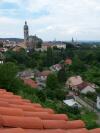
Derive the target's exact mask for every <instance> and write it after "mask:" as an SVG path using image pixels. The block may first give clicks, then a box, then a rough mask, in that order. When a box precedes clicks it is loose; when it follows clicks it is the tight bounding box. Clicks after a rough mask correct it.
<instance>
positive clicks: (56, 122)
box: [0, 89, 100, 133]
mask: <svg viewBox="0 0 100 133" xmlns="http://www.w3.org/2000/svg"><path fill="white" fill-rule="evenodd" d="M0 133H100V129H95V130H91V131H88V130H87V129H85V124H84V122H83V121H81V120H75V121H69V119H68V116H66V115H65V114H55V112H54V111H53V110H52V109H49V108H43V107H42V106H41V105H40V104H35V103H31V101H30V100H26V99H22V98H21V97H20V96H16V95H14V94H13V93H10V92H6V91H5V90H3V89H0Z"/></svg>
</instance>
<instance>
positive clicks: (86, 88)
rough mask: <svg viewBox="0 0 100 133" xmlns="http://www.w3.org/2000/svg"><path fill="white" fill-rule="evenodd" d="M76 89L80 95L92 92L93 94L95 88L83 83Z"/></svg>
mask: <svg viewBox="0 0 100 133" xmlns="http://www.w3.org/2000/svg"><path fill="white" fill-rule="evenodd" d="M76 89H77V91H78V92H81V93H82V94H87V93H88V92H92V93H95V92H96V91H95V86H94V85H92V84H90V83H87V82H83V83H81V84H79V85H77V86H76Z"/></svg>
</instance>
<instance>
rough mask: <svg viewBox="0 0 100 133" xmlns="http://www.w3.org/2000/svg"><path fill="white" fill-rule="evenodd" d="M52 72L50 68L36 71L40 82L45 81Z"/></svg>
mask: <svg viewBox="0 0 100 133" xmlns="http://www.w3.org/2000/svg"><path fill="white" fill-rule="evenodd" d="M51 73H52V72H51V71H50V70H44V71H42V72H37V73H35V78H36V80H37V81H39V82H45V81H46V79H47V77H48V75H49V74H51Z"/></svg>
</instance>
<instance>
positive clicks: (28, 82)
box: [22, 78, 38, 89]
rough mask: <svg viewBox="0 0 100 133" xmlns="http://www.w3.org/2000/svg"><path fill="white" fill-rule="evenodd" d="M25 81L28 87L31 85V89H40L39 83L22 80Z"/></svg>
mask: <svg viewBox="0 0 100 133" xmlns="http://www.w3.org/2000/svg"><path fill="white" fill-rule="evenodd" d="M22 80H23V81H24V83H25V84H26V85H29V86H30V87H32V88H35V89H36V88H38V84H37V82H36V81H34V80H32V79H24V78H23V79H22Z"/></svg>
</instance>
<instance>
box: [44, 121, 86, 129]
mask: <svg viewBox="0 0 100 133" xmlns="http://www.w3.org/2000/svg"><path fill="white" fill-rule="evenodd" d="M43 126H44V128H45V129H59V128H60V129H78V128H84V127H85V124H84V122H83V121H81V120H77V121H65V120H59V121H58V120H44V121H43Z"/></svg>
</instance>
